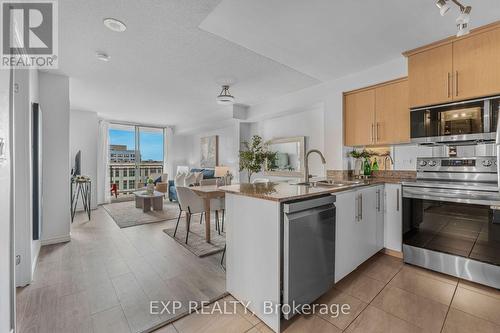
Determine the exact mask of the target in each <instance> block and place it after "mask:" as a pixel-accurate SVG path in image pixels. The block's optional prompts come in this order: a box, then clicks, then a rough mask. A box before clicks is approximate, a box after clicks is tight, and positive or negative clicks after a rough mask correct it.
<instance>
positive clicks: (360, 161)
mask: <svg viewBox="0 0 500 333" xmlns="http://www.w3.org/2000/svg"><path fill="white" fill-rule="evenodd" d="M348 155H349V156H350V157H352V158H354V160H355V164H354V176H360V175H365V176H369V175H370V174H371V172H372V170H371V163H370V157H371V156H373V155H374V154H373V153H372V152H369V151H368V150H366V149H363V150H362V151H357V150H353V151H351V152H350V153H349V154H348Z"/></svg>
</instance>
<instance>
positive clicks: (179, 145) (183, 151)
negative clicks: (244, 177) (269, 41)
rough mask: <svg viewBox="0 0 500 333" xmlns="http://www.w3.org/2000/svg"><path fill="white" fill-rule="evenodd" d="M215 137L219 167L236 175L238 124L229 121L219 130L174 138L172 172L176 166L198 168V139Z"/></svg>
mask: <svg viewBox="0 0 500 333" xmlns="http://www.w3.org/2000/svg"><path fill="white" fill-rule="evenodd" d="M212 135H217V136H218V137H219V165H223V166H227V167H229V168H230V170H231V173H232V174H233V175H235V176H237V174H238V168H239V166H238V152H239V122H238V121H237V120H234V121H231V122H230V123H229V124H227V123H224V126H223V127H221V128H216V129H213V130H204V131H200V132H198V133H195V134H184V135H179V136H176V138H175V146H176V148H175V150H174V152H173V154H174V156H175V163H174V164H175V167H174V172H175V170H176V169H177V166H178V165H188V166H189V167H190V168H198V167H199V166H200V139H201V138H202V137H206V136H212Z"/></svg>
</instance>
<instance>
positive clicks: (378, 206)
mask: <svg viewBox="0 0 500 333" xmlns="http://www.w3.org/2000/svg"><path fill="white" fill-rule="evenodd" d="M377 212H380V190H377Z"/></svg>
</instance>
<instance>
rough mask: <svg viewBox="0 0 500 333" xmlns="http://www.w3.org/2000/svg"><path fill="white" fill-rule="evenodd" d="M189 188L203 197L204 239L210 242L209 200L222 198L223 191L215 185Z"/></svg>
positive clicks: (223, 195)
mask: <svg viewBox="0 0 500 333" xmlns="http://www.w3.org/2000/svg"><path fill="white" fill-rule="evenodd" d="M190 189H191V190H192V191H193V192H194V193H196V194H197V195H198V196H200V197H201V198H202V199H203V208H204V210H205V241H206V242H207V243H210V200H211V199H217V198H224V197H225V193H224V191H221V190H220V189H219V186H217V185H201V186H193V187H190Z"/></svg>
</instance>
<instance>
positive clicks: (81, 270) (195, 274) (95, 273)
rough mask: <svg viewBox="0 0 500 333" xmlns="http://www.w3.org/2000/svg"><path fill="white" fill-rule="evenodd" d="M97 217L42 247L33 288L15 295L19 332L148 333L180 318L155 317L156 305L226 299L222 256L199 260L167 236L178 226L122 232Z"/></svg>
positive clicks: (80, 220)
mask: <svg viewBox="0 0 500 333" xmlns="http://www.w3.org/2000/svg"><path fill="white" fill-rule="evenodd" d="M92 214H93V215H92V221H90V222H89V221H87V220H86V218H85V215H84V214H78V215H77V216H76V217H75V222H74V223H73V225H72V233H71V238H72V241H71V242H69V243H65V244H58V245H49V246H44V247H42V249H41V251H40V257H39V262H38V264H37V268H36V270H35V277H34V281H33V283H32V284H30V285H29V286H27V287H24V288H18V290H17V297H16V299H17V325H18V326H17V329H18V330H17V331H18V332H20V333H24V332H50V333H53V332H64V333H70V332H94V333H99V332H106V333H109V332H116V333H122V332H142V331H144V330H147V329H150V328H152V327H154V326H155V325H159V324H161V323H163V322H165V321H168V320H171V319H174V318H175V317H176V315H174V314H171V315H169V314H167V313H164V314H163V315H150V314H149V308H150V304H149V301H150V300H182V301H187V300H197V301H214V300H216V299H219V298H220V297H223V296H224V295H226V292H225V290H226V285H225V284H226V283H225V272H224V270H223V269H222V267H221V266H220V263H219V261H220V257H221V255H218V254H216V255H213V256H209V257H206V258H201V259H200V258H198V257H196V256H195V255H193V254H192V253H191V252H189V251H188V250H187V249H185V248H184V247H183V246H181V245H179V244H178V243H177V242H176V241H174V240H173V239H172V238H170V237H169V236H167V235H166V234H165V233H164V232H163V231H162V230H163V229H164V228H165V225H166V224H167V223H175V220H173V221H166V222H158V223H151V224H145V225H141V226H136V227H131V228H125V229H120V228H119V227H118V226H117V225H116V224H115V222H114V221H113V220H112V219H111V217H110V216H109V215H108V214H107V213H106V212H105V210H104V209H102V208H99V209H97V210H95V211H93V212H92ZM181 223H182V221H181ZM184 310H187V306H186V309H184ZM178 315H179V311H178V312H177V316H178Z"/></svg>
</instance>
